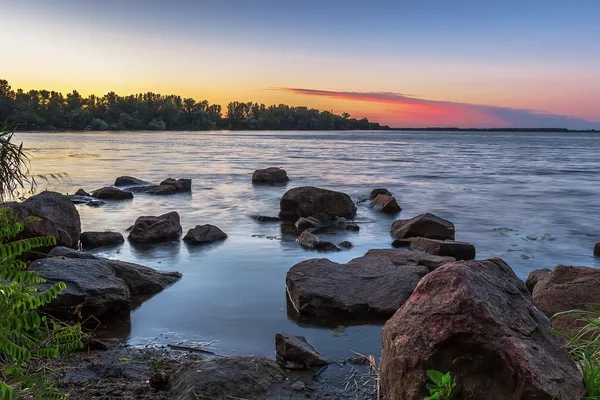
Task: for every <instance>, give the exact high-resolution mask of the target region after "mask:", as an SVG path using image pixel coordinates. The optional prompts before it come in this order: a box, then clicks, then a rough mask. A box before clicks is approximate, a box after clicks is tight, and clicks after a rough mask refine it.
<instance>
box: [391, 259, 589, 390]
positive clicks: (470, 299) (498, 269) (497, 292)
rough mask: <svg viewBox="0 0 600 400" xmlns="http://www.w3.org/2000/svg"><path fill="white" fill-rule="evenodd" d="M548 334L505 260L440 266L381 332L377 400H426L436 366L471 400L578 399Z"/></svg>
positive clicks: (574, 379) (578, 386)
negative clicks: (379, 393)
mask: <svg viewBox="0 0 600 400" xmlns="http://www.w3.org/2000/svg"><path fill="white" fill-rule="evenodd" d="M549 328H550V325H549V323H548V319H547V318H546V317H545V316H544V315H543V314H542V313H541V312H540V311H539V310H538V309H537V308H536V306H535V304H534V303H533V301H532V299H531V295H530V294H529V292H528V291H527V288H526V287H525V285H524V284H523V282H522V281H521V280H520V279H519V278H517V276H516V275H515V274H514V272H513V271H512V269H511V268H510V267H509V266H508V265H507V264H506V263H505V262H504V261H502V260H500V259H492V260H485V261H463V262H456V263H451V264H446V265H445V266H443V267H442V268H439V269H437V270H436V271H434V272H432V273H431V274H429V275H427V276H426V277H425V278H424V279H423V280H422V281H421V282H420V283H419V285H418V286H417V288H416V290H415V292H414V293H413V294H412V296H411V297H410V299H408V301H407V302H406V303H404V305H403V306H402V307H401V308H400V309H399V310H398V311H397V312H396V313H395V314H394V316H393V317H392V318H391V319H390V320H389V321H388V322H387V323H386V324H385V326H384V328H383V333H382V341H383V349H382V359H381V387H382V391H383V396H384V397H385V398H386V399H422V398H424V397H425V396H426V394H427V391H426V389H425V385H426V383H427V379H428V378H427V374H426V370H428V369H431V367H432V366H434V367H435V369H436V370H439V371H442V372H448V371H450V372H452V374H453V375H454V376H458V377H459V379H460V382H461V384H462V392H461V393H463V394H465V395H468V397H469V399H473V400H484V399H485V400H500V399H544V400H552V399H556V398H564V399H579V398H581V397H582V396H584V395H585V389H584V387H583V384H582V379H581V374H580V373H579V371H578V370H577V367H576V366H575V363H574V362H573V361H572V360H571V358H570V357H569V353H568V352H567V350H566V349H565V348H564V347H563V346H562V343H561V341H560V339H559V338H558V337H557V336H555V335H553V334H551V333H549V332H547V330H548V329H549Z"/></svg>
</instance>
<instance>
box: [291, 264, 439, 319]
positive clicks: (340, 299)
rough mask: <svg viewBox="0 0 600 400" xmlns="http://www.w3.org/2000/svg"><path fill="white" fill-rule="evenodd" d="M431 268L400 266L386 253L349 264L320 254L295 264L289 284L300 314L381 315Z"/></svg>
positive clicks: (397, 303)
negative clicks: (320, 256)
mask: <svg viewBox="0 0 600 400" xmlns="http://www.w3.org/2000/svg"><path fill="white" fill-rule="evenodd" d="M428 272H429V271H428V269H427V268H426V267H425V266H422V265H405V266H397V265H395V264H394V263H393V262H392V261H391V260H390V258H389V257H387V256H385V255H377V254H371V255H369V254H367V255H365V256H363V257H359V258H356V259H354V260H351V261H350V262H348V263H347V264H338V263H335V262H333V261H330V260H328V259H325V258H317V259H311V260H307V261H302V262H300V263H298V264H296V265H294V266H293V267H292V268H291V269H290V270H289V271H288V273H287V276H286V287H287V292H288V297H289V301H290V302H291V305H292V306H293V308H294V309H295V310H296V312H297V313H298V314H299V315H301V316H317V317H333V316H338V317H348V318H381V317H389V316H390V315H392V314H393V313H394V312H395V311H396V310H397V309H398V307H400V306H401V305H402V304H403V303H404V302H405V301H406V299H408V297H409V296H410V294H411V293H412V291H413V290H414V288H415V287H416V286H417V283H419V280H421V278H422V277H423V276H425V274H427V273H428Z"/></svg>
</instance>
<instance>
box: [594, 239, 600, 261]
mask: <svg viewBox="0 0 600 400" xmlns="http://www.w3.org/2000/svg"><path fill="white" fill-rule="evenodd" d="M594 256H596V257H600V242H598V243H596V244H595V245H594Z"/></svg>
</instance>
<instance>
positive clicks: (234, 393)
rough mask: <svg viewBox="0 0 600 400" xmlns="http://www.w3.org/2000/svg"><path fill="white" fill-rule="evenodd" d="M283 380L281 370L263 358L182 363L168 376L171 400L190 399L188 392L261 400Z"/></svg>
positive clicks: (226, 397) (217, 397)
mask: <svg viewBox="0 0 600 400" xmlns="http://www.w3.org/2000/svg"><path fill="white" fill-rule="evenodd" d="M284 379H285V375H284V373H283V370H282V369H281V367H280V366H279V365H277V363H276V362H275V361H273V360H269V359H267V358H264V357H257V356H246V357H219V358H207V359H203V360H197V361H194V362H189V363H185V364H184V365H183V366H182V367H180V368H179V369H178V370H176V371H175V373H173V374H171V385H172V389H171V391H170V393H169V394H170V396H171V397H170V398H172V399H193V398H194V397H193V396H192V393H197V394H201V395H202V396H203V397H206V398H210V399H236V398H242V399H262V398H264V395H265V393H266V392H267V391H268V390H269V389H270V388H271V387H273V386H274V385H276V384H278V383H281V382H283V381H284ZM272 398H274V397H272Z"/></svg>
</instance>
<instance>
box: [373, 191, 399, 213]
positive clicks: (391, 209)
mask: <svg viewBox="0 0 600 400" xmlns="http://www.w3.org/2000/svg"><path fill="white" fill-rule="evenodd" d="M371 208H374V209H375V210H378V211H381V212H384V213H386V214H396V213H399V212H400V211H402V208H400V205H398V203H397V202H396V198H395V197H392V196H387V195H385V194H380V195H377V197H375V198H374V199H373V201H371Z"/></svg>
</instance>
